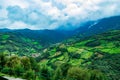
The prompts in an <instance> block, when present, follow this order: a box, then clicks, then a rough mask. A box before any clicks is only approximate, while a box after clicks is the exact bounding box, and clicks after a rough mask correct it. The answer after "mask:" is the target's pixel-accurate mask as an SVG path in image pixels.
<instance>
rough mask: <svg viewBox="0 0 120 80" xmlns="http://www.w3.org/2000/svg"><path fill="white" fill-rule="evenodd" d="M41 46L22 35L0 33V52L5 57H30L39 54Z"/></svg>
mask: <svg viewBox="0 0 120 80" xmlns="http://www.w3.org/2000/svg"><path fill="white" fill-rule="evenodd" d="M41 49H42V46H41V45H40V43H39V42H37V41H35V40H31V39H29V38H26V37H24V36H22V35H16V34H13V33H0V52H1V53H4V54H7V55H19V56H30V55H32V54H35V53H37V54H39V53H40V50H41Z"/></svg>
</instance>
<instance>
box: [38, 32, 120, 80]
mask: <svg viewBox="0 0 120 80" xmlns="http://www.w3.org/2000/svg"><path fill="white" fill-rule="evenodd" d="M37 60H38V61H40V64H41V65H43V64H46V65H47V66H48V67H51V68H52V69H56V68H57V67H58V66H63V64H69V65H71V66H79V67H80V68H84V69H86V68H87V69H90V70H94V69H95V70H98V71H101V72H103V73H104V74H105V75H106V76H107V78H108V80H118V79H120V76H119V75H120V67H119V66H120V62H119V60H120V30H114V31H109V32H106V33H103V34H100V35H95V36H92V37H88V38H84V39H80V40H78V39H77V40H76V39H75V38H73V39H69V40H68V42H67V41H66V42H63V43H61V44H57V45H55V46H51V47H49V48H46V49H45V50H43V54H42V55H41V56H40V57H38V58H37ZM64 68H65V66H64ZM73 80H74V79H73ZM75 80H78V79H75ZM97 80H98V79H97ZM100 80H101V79H100Z"/></svg>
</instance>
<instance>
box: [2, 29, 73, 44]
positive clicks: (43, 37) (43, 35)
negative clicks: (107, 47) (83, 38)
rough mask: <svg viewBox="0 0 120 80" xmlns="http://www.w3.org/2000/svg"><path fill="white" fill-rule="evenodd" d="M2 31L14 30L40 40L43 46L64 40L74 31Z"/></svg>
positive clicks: (4, 31) (4, 30) (16, 32)
mask: <svg viewBox="0 0 120 80" xmlns="http://www.w3.org/2000/svg"><path fill="white" fill-rule="evenodd" d="M0 32H1V33H6V32H12V33H13V34H18V35H21V36H24V37H26V38H29V39H32V40H35V41H38V42H40V43H41V45H43V46H48V45H50V44H53V43H57V42H60V41H63V40H65V39H67V38H69V37H70V36H72V31H61V30H47V29H46V30H30V29H18V30H10V29H0Z"/></svg>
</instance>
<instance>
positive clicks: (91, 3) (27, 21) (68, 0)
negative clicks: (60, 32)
mask: <svg viewBox="0 0 120 80" xmlns="http://www.w3.org/2000/svg"><path fill="white" fill-rule="evenodd" d="M119 3H120V0H7V1H5V0H1V3H0V28H11V29H21V28H22V29H23V28H30V29H55V28H58V27H62V28H71V29H72V28H76V27H78V26H80V24H81V23H83V22H86V21H89V20H97V19H100V18H104V17H110V16H115V15H120V10H119V7H120V5H119Z"/></svg>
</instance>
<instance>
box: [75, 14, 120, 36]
mask: <svg viewBox="0 0 120 80" xmlns="http://www.w3.org/2000/svg"><path fill="white" fill-rule="evenodd" d="M118 29H120V16H113V17H109V18H103V19H100V20H97V21H89V22H87V23H85V24H84V25H83V26H80V27H79V28H78V29H76V30H75V32H76V37H84V36H91V35H94V34H99V33H103V32H106V31H109V30H118ZM78 34H80V35H78Z"/></svg>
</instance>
